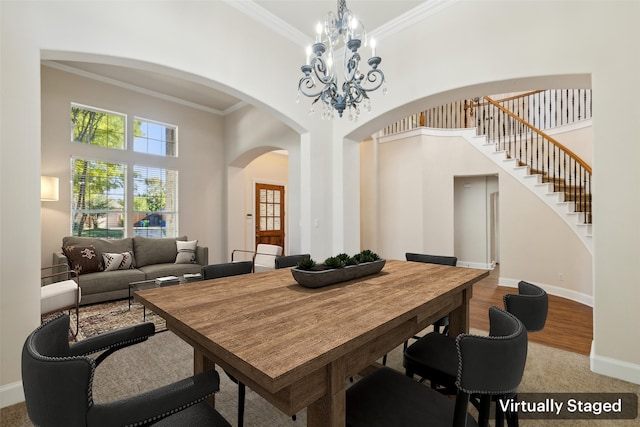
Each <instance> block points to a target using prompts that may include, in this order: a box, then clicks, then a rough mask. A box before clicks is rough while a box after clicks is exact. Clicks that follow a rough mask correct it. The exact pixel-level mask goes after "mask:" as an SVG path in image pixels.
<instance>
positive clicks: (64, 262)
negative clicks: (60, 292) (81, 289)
mask: <svg viewBox="0 0 640 427" xmlns="http://www.w3.org/2000/svg"><path fill="white" fill-rule="evenodd" d="M51 265H52V266H54V268H53V269H52V271H51V273H52V274H60V273H62V272H65V271H66V270H67V269H68V267H67V268H66V269H65V267H64V266H68V265H69V260H68V259H67V257H66V256H65V255H64V254H63V253H62V252H61V251H60V252H54V253H53V259H52V262H51ZM74 273H75V272H74ZM72 278H73V279H74V280H75V281H76V282H77V281H78V275H77V274H75V275H74V277H72ZM63 279H64V278H62V276H60V277H59V278H58V280H63ZM58 280H54V281H55V282H57V281H58Z"/></svg>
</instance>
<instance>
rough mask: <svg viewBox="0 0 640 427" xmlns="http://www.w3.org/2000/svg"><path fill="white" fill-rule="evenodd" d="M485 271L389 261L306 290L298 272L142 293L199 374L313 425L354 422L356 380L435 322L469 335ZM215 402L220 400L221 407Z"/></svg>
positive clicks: (284, 271) (326, 426) (142, 299)
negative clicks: (349, 405)
mask: <svg viewBox="0 0 640 427" xmlns="http://www.w3.org/2000/svg"><path fill="white" fill-rule="evenodd" d="M488 274H489V272H488V271H485V270H478V269H471V268H461V267H450V266H443V265H435V264H425V263H418V262H407V261H397V260H387V261H386V264H385V266H384V268H383V269H382V271H381V272H380V273H378V274H375V275H371V276H367V277H363V278H360V279H356V280H352V281H349V282H343V283H339V284H335V285H330V286H327V287H323V288H305V287H302V286H300V285H299V284H298V283H296V281H295V280H294V279H293V276H292V274H291V271H290V269H279V270H273V271H268V272H262V273H255V274H246V275H240V276H232V277H226V278H221V279H215V280H206V281H202V282H195V283H189V284H184V285H179V286H171V287H166V288H155V289H147V290H142V291H139V292H136V293H135V294H134V298H135V299H136V300H137V301H139V302H140V303H142V304H143V305H144V306H145V307H146V308H147V309H150V310H152V311H153V312H154V313H157V314H158V315H160V316H161V317H163V318H164V319H165V320H166V324H167V328H168V329H169V330H171V331H172V332H174V333H175V334H176V335H178V336H179V337H180V338H182V339H183V340H184V341H186V342H187V343H188V344H190V345H191V346H192V347H193V349H194V372H195V373H198V372H202V371H204V370H208V369H212V368H215V366H216V365H219V366H220V367H222V368H223V369H224V370H226V371H227V372H228V373H230V374H232V375H233V376H235V377H236V378H237V379H239V380H240V381H242V382H243V383H244V384H246V385H247V386H248V387H250V388H252V389H253V390H254V391H255V392H257V393H258V394H260V395H261V396H262V397H264V398H265V399H266V400H267V401H269V402H270V403H271V404H273V405H274V406H276V407H277V408H279V409H280V410H281V411H283V412H284V413H286V414H288V415H293V414H295V413H296V412H298V411H300V410H301V409H304V408H307V425H308V426H314V427H315V426H317V427H332V426H344V425H345V409H346V408H345V406H346V403H345V389H346V384H347V381H348V379H349V378H350V377H352V376H355V375H356V374H358V373H361V372H364V371H366V370H367V369H369V368H370V367H371V366H372V364H374V363H375V361H376V360H377V359H379V358H380V357H382V356H383V355H384V354H386V353H387V352H389V351H390V350H392V349H394V348H395V347H397V346H398V345H400V344H401V343H403V342H404V341H406V340H407V339H409V338H410V337H412V336H413V335H415V334H416V333H418V332H419V331H421V330H423V329H424V328H426V327H427V326H429V325H430V324H432V323H433V322H434V321H436V320H438V319H440V318H441V317H443V316H445V315H447V314H448V315H449V322H450V326H449V333H450V334H453V335H455V334H458V333H462V332H466V331H468V329H469V299H470V298H471V296H472V285H473V284H474V283H475V282H477V281H478V280H480V279H482V278H484V277H486V276H488ZM214 404H215V403H214Z"/></svg>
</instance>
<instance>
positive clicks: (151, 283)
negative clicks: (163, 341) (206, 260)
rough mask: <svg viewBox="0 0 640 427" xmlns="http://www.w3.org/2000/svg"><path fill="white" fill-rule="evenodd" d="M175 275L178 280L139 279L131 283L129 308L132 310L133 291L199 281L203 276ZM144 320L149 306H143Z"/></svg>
mask: <svg viewBox="0 0 640 427" xmlns="http://www.w3.org/2000/svg"><path fill="white" fill-rule="evenodd" d="M170 277H175V278H176V280H167V281H164V282H163V281H158V278H156V279H149V280H139V281H137V282H131V283H129V310H131V300H132V299H133V293H134V292H137V291H142V290H144V289H154V288H162V287H165V286H175V285H182V284H184V283H191V282H198V281H201V280H202V276H201V275H200V274H188V275H182V276H170ZM142 320H143V321H146V320H147V307H145V306H143V307H142Z"/></svg>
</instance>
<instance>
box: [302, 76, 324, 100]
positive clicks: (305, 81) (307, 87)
mask: <svg viewBox="0 0 640 427" xmlns="http://www.w3.org/2000/svg"><path fill="white" fill-rule="evenodd" d="M315 88H317V85H316V83H315V82H314V81H313V78H312V77H311V76H305V77H303V78H301V79H300V82H298V91H299V92H300V93H301V94H303V95H304V96H307V97H309V98H314V97H316V96H319V95H320V94H321V93H322V92H323V90H324V89H320V90H319V91H318V92H312V91H311V90H312V89H315Z"/></svg>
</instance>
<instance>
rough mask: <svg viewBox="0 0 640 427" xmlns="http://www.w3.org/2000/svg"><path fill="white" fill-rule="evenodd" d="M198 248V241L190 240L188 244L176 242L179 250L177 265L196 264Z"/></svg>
mask: <svg viewBox="0 0 640 427" xmlns="http://www.w3.org/2000/svg"><path fill="white" fill-rule="evenodd" d="M197 246H198V241H197V240H190V241H188V242H179V241H176V248H177V250H178V254H177V255H176V264H195V262H196V247H197Z"/></svg>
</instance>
